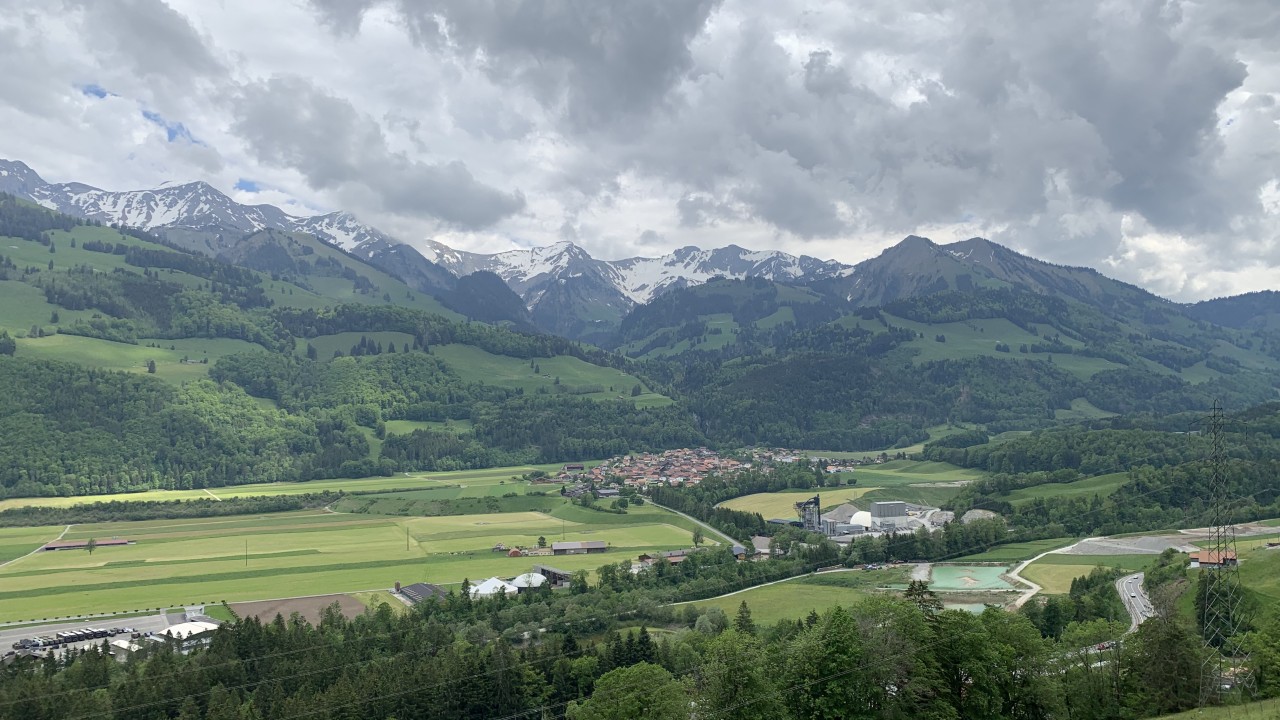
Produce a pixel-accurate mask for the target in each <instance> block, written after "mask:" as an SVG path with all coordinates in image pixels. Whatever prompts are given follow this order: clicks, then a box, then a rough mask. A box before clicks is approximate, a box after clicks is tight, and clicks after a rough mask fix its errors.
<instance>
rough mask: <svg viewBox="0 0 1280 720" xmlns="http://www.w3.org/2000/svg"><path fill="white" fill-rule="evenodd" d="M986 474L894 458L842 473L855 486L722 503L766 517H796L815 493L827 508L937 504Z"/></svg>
mask: <svg viewBox="0 0 1280 720" xmlns="http://www.w3.org/2000/svg"><path fill="white" fill-rule="evenodd" d="M983 474H984V473H983V472H982V471H980V470H967V469H964V468H959V467H956V466H955V465H950V464H948V463H942V462H915V461H912V460H894V461H892V462H887V463H883V464H880V465H871V466H867V467H865V468H858V469H857V470H854V471H853V472H851V473H840V478H841V480H842V481H845V482H847V481H848V479H849V478H850V477H852V478H853V479H854V480H855V481H857V485H856V486H853V487H840V488H834V489H829V490H820V489H817V488H815V489H813V490H788V491H785V492H777V493H756V494H754V495H745V496H743V497H738V498H733V499H732V500H726V501H725V502H723V503H721V505H723V506H724V507H727V508H730V509H733V510H742V511H745V512H758V513H760V514H761V515H763V516H764V517H765V519H769V518H791V517H795V504H796V503H797V502H799V501H801V500H804V499H805V498H808V497H812V496H814V495H818V496H820V497H821V498H822V507H824V508H834V507H836V506H837V505H841V504H843V503H845V502H855V501H856V503H855V504H857V505H858V507H859V508H861V509H866V508H868V507H870V503H871V502H875V501H882V500H903V501H905V502H909V503H916V504H919V505H929V506H933V507H937V506H939V505H941V504H943V503H945V502H946V501H948V500H950V499H951V498H953V497H955V495H956V494H957V493H959V492H960V487H959V486H958V485H956V486H950V484H951V483H964V482H969V481H972V480H975V479H977V478H980V477H983Z"/></svg>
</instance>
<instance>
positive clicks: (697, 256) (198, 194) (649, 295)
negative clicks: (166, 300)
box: [0, 160, 848, 335]
mask: <svg viewBox="0 0 1280 720" xmlns="http://www.w3.org/2000/svg"><path fill="white" fill-rule="evenodd" d="M0 192H7V193H12V194H14V195H17V196H19V197H22V198H25V199H28V200H31V201H33V202H36V203H39V204H41V205H43V206H45V207H47V208H50V209H52V210H56V211H58V212H62V213H66V214H68V215H75V216H78V217H83V218H88V219H92V220H97V221H100V222H102V223H104V224H119V225H124V226H129V227H134V228H139V229H142V230H147V231H151V232H157V233H159V234H165V235H169V236H170V238H171V239H173V238H175V237H179V238H185V240H184V242H186V244H187V245H188V246H191V247H195V248H198V249H200V250H201V251H202V252H210V253H212V254H219V253H221V252H223V251H225V250H227V249H229V248H230V247H231V246H233V245H234V244H235V243H237V242H238V241H239V239H240V238H241V237H242V236H243V235H245V234H247V233H256V232H258V231H261V230H268V229H270V230H281V231H285V232H303V233H309V234H311V235H314V236H316V237H318V238H320V239H321V240H323V241H325V242H327V243H329V244H331V245H334V246H337V247H340V248H342V249H344V250H346V251H348V252H351V253H353V254H355V255H357V256H360V257H362V258H364V259H365V260H367V261H369V262H370V263H372V264H374V265H377V266H379V267H381V268H382V269H384V270H386V271H387V272H390V273H392V274H400V273H404V274H406V275H414V274H415V273H416V275H415V276H416V277H419V278H429V279H430V282H427V280H423V283H425V284H427V285H432V284H434V285H433V286H439V285H441V284H444V285H449V283H450V282H451V280H450V278H449V273H452V274H453V275H455V276H457V277H462V276H464V275H470V274H472V273H475V272H477V271H489V272H492V273H494V274H496V275H497V276H499V277H500V278H502V280H503V281H504V282H506V283H507V285H508V286H509V287H510V288H511V289H512V290H513V291H515V292H516V294H518V295H519V296H520V298H521V299H522V300H523V301H524V302H525V304H526V305H527V306H528V308H529V309H530V310H531V311H532V312H533V314H534V317H535V319H539V318H541V320H542V322H543V327H556V328H559V326H558V325H557V323H558V322H559V319H558V318H560V317H561V316H564V315H578V316H581V317H592V318H594V317H596V316H597V315H598V314H599V313H600V312H603V313H605V314H606V315H608V314H612V315H614V316H617V317H621V315H622V314H624V313H625V312H627V311H628V310H630V309H631V308H632V307H633V306H635V305H638V304H643V303H647V302H649V301H650V300H652V299H653V298H654V297H656V296H657V295H659V294H660V293H662V292H664V291H666V290H669V289H673V288H680V287H687V286H690V285H697V284H700V283H704V282H706V281H708V280H710V279H711V278H714V277H717V276H723V277H727V278H745V277H761V278H765V279H769V280H781V281H796V280H806V279H820V278H828V277H833V276H838V275H843V274H846V273H847V272H848V267H847V266H845V265H842V264H840V263H837V262H834V261H823V260H818V259H816V258H812V257H807V256H799V257H797V256H793V255H788V254H786V253H783V252H778V251H773V250H767V251H752V250H746V249H744V248H740V247H738V246H736V245H729V246H727V247H723V248H718V249H712V250H703V249H701V248H697V247H693V246H686V247H682V248H679V249H677V250H674V251H672V252H671V253H668V254H666V255H663V256H661V257H648V258H646V257H635V258H627V259H623V260H597V259H596V258H593V257H592V256H591V255H590V254H589V253H588V252H587V251H586V250H584V249H583V248H581V247H579V246H578V245H575V244H574V243H572V242H568V241H561V242H557V243H554V244H552V245H547V246H545V247H534V248H525V249H519V250H509V251H507V252H502V253H496V254H487V255H486V254H479V253H471V252H466V251H463V250H458V249H455V248H452V247H449V246H448V245H446V244H444V243H440V242H437V241H434V240H422V241H418V242H415V243H413V244H412V245H406V244H404V243H401V242H400V241H399V240H397V239H395V238H393V237H391V236H389V235H387V234H385V233H383V232H381V231H379V230H378V229H377V228H374V227H371V226H369V225H365V224H364V223H362V222H360V221H359V220H358V219H357V218H356V217H355V216H353V215H351V214H350V213H347V212H332V213H328V214H326V215H316V216H312V217H298V216H294V215H290V214H288V213H286V212H285V211H283V210H281V209H280V208H277V207H275V206H272V205H244V204H241V203H238V202H236V201H235V200H233V199H232V198H231V197H229V196H228V195H227V194H225V193H223V192H221V191H220V190H218V189H217V188H215V187H213V186H212V185H210V184H209V183H206V182H203V181H196V182H185V183H174V182H165V183H163V184H161V185H158V186H156V187H154V188H151V189H146V190H129V191H108V190H102V189H99V188H96V187H92V186H89V185H85V184H82V183H58V184H52V183H48V182H45V181H44V179H42V178H41V177H40V176H39V175H38V174H36V172H35V171H33V170H32V169H31V168H29V167H27V166H26V165H25V164H23V163H21V162H17V161H5V160H0ZM193 238H194V239H193ZM407 253H416V255H418V256H421V258H423V259H425V260H426V261H427V263H426V264H425V265H424V264H423V263H421V262H419V261H418V259H417V258H416V257H410V256H408V255H407ZM408 266H412V268H413V270H409V269H407V268H408ZM446 271H447V272H446ZM540 313H541V314H540ZM592 322H596V320H592ZM568 334H571V335H572V334H573V331H570V332H569V333H568Z"/></svg>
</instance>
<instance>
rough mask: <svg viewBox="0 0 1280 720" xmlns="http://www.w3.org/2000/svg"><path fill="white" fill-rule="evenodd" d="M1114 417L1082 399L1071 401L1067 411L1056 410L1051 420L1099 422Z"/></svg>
mask: <svg viewBox="0 0 1280 720" xmlns="http://www.w3.org/2000/svg"><path fill="white" fill-rule="evenodd" d="M1115 416H1116V414H1115V413H1113V412H1108V411H1106V410H1102V409H1100V408H1098V407H1096V406H1095V405H1094V404H1093V403H1091V402H1089V401H1088V400H1086V399H1084V398H1082V397H1079V398H1075V399H1074V400H1072V401H1071V407H1070V408H1069V409H1064V408H1058V409H1056V410H1054V411H1053V419H1055V420H1066V421H1071V420H1100V419H1102V418H1109V417H1115Z"/></svg>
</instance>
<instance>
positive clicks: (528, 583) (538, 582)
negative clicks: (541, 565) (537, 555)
mask: <svg viewBox="0 0 1280 720" xmlns="http://www.w3.org/2000/svg"><path fill="white" fill-rule="evenodd" d="M546 582H547V578H546V576H545V575H539V574H538V573H525V574H523V575H521V576H519V577H517V578H515V579H513V580H512V581H511V584H512V585H515V586H516V587H518V588H536V587H542V586H543V585H545V584H546Z"/></svg>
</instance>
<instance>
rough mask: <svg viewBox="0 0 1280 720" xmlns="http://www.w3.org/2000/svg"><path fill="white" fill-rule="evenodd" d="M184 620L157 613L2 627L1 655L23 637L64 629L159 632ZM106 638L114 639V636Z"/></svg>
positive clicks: (53, 632) (96, 643)
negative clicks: (118, 629) (120, 628)
mask: <svg viewBox="0 0 1280 720" xmlns="http://www.w3.org/2000/svg"><path fill="white" fill-rule="evenodd" d="M182 620H183V616H182V615H161V614H159V613H157V614H155V615H144V616H142V617H131V618H99V619H97V620H77V621H74V622H60V623H52V624H49V625H29V626H27V627H18V628H4V629H0V655H3V654H5V653H6V652H8V651H9V650H12V649H13V644H14V643H16V642H18V641H19V640H22V639H23V638H33V637H37V636H45V635H47V636H49V637H53V636H54V634H55V633H58V632H61V631H63V630H85V629H87V628H103V629H109V628H119V627H131V628H133V629H134V630H136V631H137V632H157V631H159V630H163V629H165V628H167V627H169V626H170V625H175V624H177V623H180V622H182ZM117 637H118V636H117ZM106 639H107V640H113V639H114V638H106ZM101 643H102V639H98V640H90V641H87V642H83V643H77V644H76V647H82V646H87V645H99V644H101Z"/></svg>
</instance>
